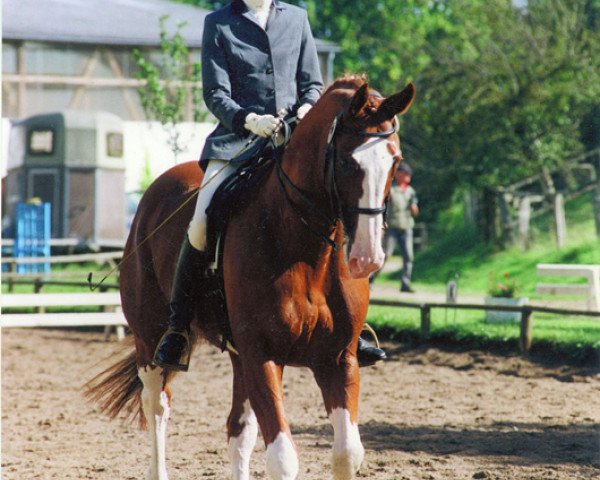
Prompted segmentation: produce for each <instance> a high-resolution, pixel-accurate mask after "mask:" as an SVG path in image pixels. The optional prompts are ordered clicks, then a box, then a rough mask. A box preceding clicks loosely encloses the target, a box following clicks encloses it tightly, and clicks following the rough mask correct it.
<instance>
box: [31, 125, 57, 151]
mask: <svg viewBox="0 0 600 480" xmlns="http://www.w3.org/2000/svg"><path fill="white" fill-rule="evenodd" d="M52 152H54V131H53V130H32V131H31V133H30V134H29V153H40V154H51V153H52Z"/></svg>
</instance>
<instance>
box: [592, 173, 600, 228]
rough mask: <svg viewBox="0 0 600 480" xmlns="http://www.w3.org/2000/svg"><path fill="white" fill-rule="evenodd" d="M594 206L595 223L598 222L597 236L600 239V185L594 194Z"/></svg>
mask: <svg viewBox="0 0 600 480" xmlns="http://www.w3.org/2000/svg"><path fill="white" fill-rule="evenodd" d="M592 205H593V206H594V221H595V222H596V236H597V237H598V238H600V183H599V184H598V185H596V188H595V189H594V191H593V192H592Z"/></svg>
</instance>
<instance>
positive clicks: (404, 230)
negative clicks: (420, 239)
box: [384, 162, 419, 293]
mask: <svg viewBox="0 0 600 480" xmlns="http://www.w3.org/2000/svg"><path fill="white" fill-rule="evenodd" d="M411 177H412V168H410V165H409V164H408V163H405V162H402V163H401V164H400V166H399V167H398V170H397V171H396V173H395V174H394V180H395V181H396V184H395V185H392V188H391V189H390V196H389V201H388V202H389V203H388V214H387V222H388V229H387V231H386V234H385V239H384V251H385V257H386V259H387V258H389V257H390V256H391V255H392V254H393V253H394V250H395V248H396V245H398V246H399V247H400V255H401V256H402V277H401V280H400V291H401V292H410V293H413V292H414V290H413V289H412V287H411V285H410V282H411V276H412V268H413V228H414V226H415V217H416V216H417V215H418V214H419V201H418V199H417V194H416V192H415V189H414V188H413V187H412V186H411V185H410V180H411Z"/></svg>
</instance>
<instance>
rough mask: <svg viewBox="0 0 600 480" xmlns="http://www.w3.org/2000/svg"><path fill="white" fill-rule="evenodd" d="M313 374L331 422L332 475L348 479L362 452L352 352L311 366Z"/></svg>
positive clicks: (363, 450) (356, 377)
mask: <svg viewBox="0 0 600 480" xmlns="http://www.w3.org/2000/svg"><path fill="white" fill-rule="evenodd" d="M314 375H315V378H316V380H317V383H318V384H319V388H320V389H321V393H322V395H323V400H324V402H325V409H326V410H327V415H328V416H329V419H330V421H331V423H332V425H333V452H332V458H331V465H332V469H333V478H334V479H335V480H349V479H351V478H354V474H355V473H356V472H357V471H358V469H359V468H360V465H361V463H362V461H363V458H364V455H365V449H364V448H363V446H362V443H361V441H360V434H359V433H358V423H357V417H358V393H359V374H358V362H357V360H356V356H354V355H350V354H349V353H348V352H345V353H344V354H343V355H342V357H341V358H340V360H339V364H338V365H326V366H323V365H319V366H318V367H315V368H314Z"/></svg>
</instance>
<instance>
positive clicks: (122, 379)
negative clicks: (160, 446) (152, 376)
mask: <svg viewBox="0 0 600 480" xmlns="http://www.w3.org/2000/svg"><path fill="white" fill-rule="evenodd" d="M142 388H143V384H142V381H141V380H140V378H139V377H138V369H137V362H136V352H135V351H133V352H131V353H129V354H128V355H127V356H126V357H125V358H123V359H121V360H119V361H118V362H117V363H115V364H114V365H112V366H110V367H108V368H107V369H105V370H104V371H102V372H100V373H99V374H98V375H96V376H95V377H94V378H92V379H91V380H89V381H88V382H86V384H85V385H84V386H83V389H84V396H85V397H86V398H87V400H88V401H90V402H92V403H96V404H98V406H99V407H100V411H101V412H102V413H105V414H107V415H108V416H109V417H110V418H115V417H117V416H118V415H119V414H121V413H122V412H123V413H124V418H125V419H126V420H130V421H132V422H133V421H134V420H135V419H136V418H138V419H139V425H140V428H142V429H143V428H145V427H146V417H145V416H144V412H143V410H142V396H141V393H142Z"/></svg>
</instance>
